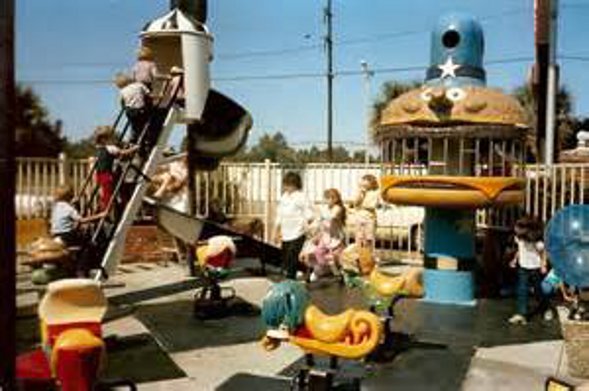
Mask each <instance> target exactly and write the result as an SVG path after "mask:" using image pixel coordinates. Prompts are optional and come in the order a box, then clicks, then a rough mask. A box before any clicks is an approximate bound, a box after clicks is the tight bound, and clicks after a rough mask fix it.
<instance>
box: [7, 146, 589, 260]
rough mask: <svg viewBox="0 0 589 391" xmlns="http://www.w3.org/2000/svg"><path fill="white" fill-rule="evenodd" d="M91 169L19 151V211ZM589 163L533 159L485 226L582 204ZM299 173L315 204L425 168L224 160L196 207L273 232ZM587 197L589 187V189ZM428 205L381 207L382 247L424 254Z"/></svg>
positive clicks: (201, 187)
mask: <svg viewBox="0 0 589 391" xmlns="http://www.w3.org/2000/svg"><path fill="white" fill-rule="evenodd" d="M90 168H91V163H90V162H89V161H88V160H73V159H67V158H66V157H65V156H63V155H62V156H60V158H58V159H44V158H20V159H18V160H17V199H16V201H17V216H18V218H20V219H27V218H35V217H47V216H48V214H49V209H50V205H51V199H52V197H51V195H52V193H53V190H54V189H55V188H56V186H58V185H59V184H64V183H68V184H70V185H71V186H72V187H73V188H74V190H76V191H77V190H78V189H79V188H80V186H81V184H82V183H83V181H84V178H85V177H86V175H87V174H88V172H89V170H90ZM587 170H589V164H555V165H553V166H551V167H546V166H544V165H528V166H526V167H525V170H524V171H525V177H526V181H527V185H526V199H525V205H523V208H521V207H519V208H508V209H505V210H501V211H497V210H492V211H484V210H482V211H479V212H478V214H477V223H478V225H479V226H487V227H489V226H491V227H509V226H511V224H513V221H514V219H515V218H517V217H518V216H519V215H521V214H523V213H529V214H532V215H534V216H537V217H539V218H540V219H542V220H543V221H548V220H549V219H550V217H551V216H552V215H553V214H554V213H555V211H556V210H558V209H560V208H562V207H564V206H566V205H569V204H582V203H584V202H585V201H586V199H585V194H586V192H585V188H586V186H588V184H587V183H586V179H585V178H586V176H587V177H588V178H589V175H586V173H587V174H589V171H587ZM288 171H296V172H298V173H299V174H300V175H301V177H302V179H303V184H304V186H303V188H304V192H305V194H306V195H307V197H308V199H309V200H310V201H312V202H313V203H314V204H315V205H320V204H321V203H322V202H323V192H324V190H326V189H328V188H336V189H338V190H339V191H340V192H341V194H342V197H343V198H344V200H345V201H350V200H351V198H352V197H353V194H354V192H355V191H356V189H357V186H358V183H359V181H360V178H361V177H362V176H363V175H365V174H373V175H375V176H376V177H379V176H381V175H384V174H391V173H403V174H412V175H423V174H425V173H427V169H426V168H425V167H423V166H419V165H415V166H403V167H397V166H395V167H393V166H391V165H390V164H389V165H385V164H369V165H366V164H363V163H312V164H305V165H296V164H279V163H272V162H270V161H265V162H262V163H234V162H225V163H222V164H221V165H220V167H219V168H218V169H217V170H215V171H212V172H199V173H197V174H196V176H195V183H196V200H195V204H196V205H195V210H196V211H197V213H198V214H200V215H203V216H206V215H208V214H209V212H210V207H211V205H214V204H216V205H217V206H220V207H221V208H222V210H223V211H224V212H225V213H226V214H227V215H228V216H230V217H258V218H260V219H262V221H263V222H264V224H265V227H266V232H265V235H266V238H269V236H270V232H271V227H272V225H273V221H274V215H275V210H276V205H277V201H278V199H279V197H280V191H281V182H282V177H283V175H284V174H285V173H286V172H288ZM588 196H589V194H588ZM423 215H424V211H423V208H419V207H396V206H391V205H387V206H383V207H382V208H381V209H380V210H379V214H378V229H377V236H378V237H379V238H380V239H381V240H380V241H379V246H380V247H381V248H383V249H390V250H395V251H402V252H406V253H407V254H411V253H418V252H419V250H420V249H421V248H420V247H421V222H422V220H423Z"/></svg>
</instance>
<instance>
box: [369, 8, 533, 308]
mask: <svg viewBox="0 0 589 391" xmlns="http://www.w3.org/2000/svg"><path fill="white" fill-rule="evenodd" d="M483 52H484V38H483V31H482V28H481V26H480V24H479V23H478V22H477V21H476V20H474V19H473V18H471V17H470V16H467V15H461V14H451V15H447V16H444V17H442V18H441V19H440V21H439V23H438V25H437V26H436V27H435V29H434V30H433V32H432V35H431V51H430V56H431V64H430V67H429V68H428V69H427V71H426V78H425V81H424V83H423V85H422V86H421V87H420V88H417V89H414V90H411V91H409V92H407V93H405V94H403V95H401V96H399V97H398V98H396V99H394V100H393V101H391V102H390V103H389V104H388V106H387V107H386V108H385V110H384V111H383V113H382V116H381V119H380V123H379V124H378V125H377V129H376V134H375V138H376V140H377V141H378V142H379V144H380V147H381V150H382V155H383V158H384V160H385V161H388V162H390V163H393V164H392V167H394V168H393V172H392V175H389V176H385V177H384V178H382V180H381V182H382V186H381V189H382V197H383V199H384V200H385V201H387V202H390V203H394V204H399V205H417V206H423V207H425V208H426V214H425V246H424V247H425V248H424V251H425V254H424V258H425V259H424V265H425V268H426V270H425V272H424V286H425V299H426V300H430V301H436V302H445V303H461V304H467V303H474V297H475V287H474V279H473V272H472V270H473V269H474V264H475V261H476V259H475V258H476V254H475V228H476V225H475V212H476V210H477V209H482V208H489V209H490V208H498V207H506V206H513V205H518V204H521V203H522V202H523V199H524V186H525V182H524V180H523V179H522V178H520V177H519V176H520V175H521V174H522V173H523V171H522V170H521V167H522V163H523V161H524V150H525V134H526V130H527V128H528V123H527V118H526V115H525V112H524V110H523V108H522V107H521V106H520V105H519V103H518V102H517V101H516V100H515V99H513V98H512V97H510V96H508V95H506V94H504V93H502V92H500V91H498V90H495V89H490V88H487V87H486V72H485V69H484V68H483ZM408 168H411V172H416V171H418V170H416V169H415V168H420V169H422V170H423V171H425V175H422V176H421V175H420V176H414V175H408V174H406V172H408V171H409V170H407V169H408Z"/></svg>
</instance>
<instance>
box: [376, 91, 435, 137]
mask: <svg viewBox="0 0 589 391" xmlns="http://www.w3.org/2000/svg"><path fill="white" fill-rule="evenodd" d="M422 84H423V83H422V82H420V81H417V80H413V81H408V82H404V81H396V80H391V81H387V82H385V83H384V84H383V85H382V86H381V88H380V95H379V96H378V98H376V99H375V101H374V103H373V104H372V113H371V114H370V127H371V128H372V130H373V131H374V129H375V128H376V126H377V125H378V124H379V123H380V119H381V117H382V112H383V110H384V109H385V108H386V107H387V105H388V104H389V102H391V101H392V100H393V99H395V98H397V97H399V96H401V95H403V94H404V93H406V92H408V91H411V90H413V89H415V88H419V87H420V86H421V85H422Z"/></svg>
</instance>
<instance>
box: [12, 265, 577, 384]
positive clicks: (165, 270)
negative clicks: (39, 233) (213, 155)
mask: <svg viewBox="0 0 589 391" xmlns="http://www.w3.org/2000/svg"><path fill="white" fill-rule="evenodd" d="M240 261H242V262H244V263H246V264H247V263H248V262H249V263H250V264H251V265H252V266H256V262H255V261H254V260H251V259H250V260H240ZM274 271H275V270H273V271H272V272H271V273H270V276H269V278H261V277H249V276H242V277H239V278H236V279H234V280H232V281H231V282H230V283H229V284H230V285H232V286H234V287H235V288H236V290H237V291H238V292H239V297H240V299H243V300H244V301H248V302H250V303H252V304H253V305H255V306H256V307H258V308H259V306H260V305H261V297H263V295H264V294H265V293H266V291H267V289H268V287H269V286H270V284H271V283H272V281H275V280H277V279H278V278H279V276H278V275H276V274H275V273H274ZM19 280H21V281H23V280H25V281H26V275H25V274H21V276H20V278H19ZM113 280H114V283H113V285H116V284H117V283H124V285H125V286H124V287H119V288H117V287H115V288H109V289H107V291H106V292H107V295H108V296H109V303H110V307H109V311H108V313H107V315H106V318H105V323H104V329H105V331H104V335H105V338H106V340H107V346H109V361H108V364H107V368H106V374H105V376H106V377H115V378H116V377H124V378H130V379H132V380H134V381H136V382H137V385H138V387H139V389H141V390H143V389H144V390H168V389H169V390H172V389H173V390H194V389H199V390H215V389H218V390H243V389H268V390H284V389H288V387H289V382H290V377H291V376H292V375H293V374H294V373H296V370H297V368H298V367H300V366H301V365H302V364H303V355H302V353H301V351H300V350H299V349H298V348H296V347H288V346H284V347H283V348H281V350H280V351H278V352H275V353H271V354H270V353H267V352H265V351H264V350H263V349H261V347H260V343H259V340H260V336H261V335H262V334H263V332H264V325H263V323H262V321H261V319H260V317H259V314H258V315H252V314H249V315H247V314H246V315H243V314H241V315H240V314H235V315H233V316H230V317H228V318H225V319H219V320H206V321H202V320H198V319H194V318H193V316H192V299H193V295H194V290H195V289H196V287H198V286H199V282H198V280H196V279H193V278H187V277H186V269H185V268H184V267H182V266H181V265H175V264H169V265H168V266H167V267H165V266H163V265H154V264H139V265H135V266H133V265H126V266H125V267H123V271H121V272H120V273H118V274H117V275H116V276H114V277H113ZM26 286H27V283H21V284H19V287H20V288H21V289H22V292H26ZM310 290H311V294H312V296H313V298H314V300H317V302H318V303H319V305H320V306H321V308H325V310H326V311H329V312H331V313H337V312H340V311H341V310H343V309H344V308H347V307H348V306H360V307H363V306H364V304H363V303H362V299H361V298H360V297H359V296H358V295H357V294H356V295H354V294H353V293H352V294H350V292H348V291H346V290H345V289H342V288H341V287H340V286H338V285H337V284H332V283H330V282H325V283H322V284H318V285H315V286H312V287H310ZM19 301H21V303H23V307H22V308H21V309H20V311H22V312H23V313H27V312H28V315H29V316H28V317H23V318H21V319H20V320H19V323H18V330H19V335H18V340H17V341H18V345H19V349H20V350H21V351H25V350H27V349H28V348H30V347H33V346H35V343H36V342H37V341H38V335H37V328H36V325H35V323H36V321H35V316H34V308H35V304H36V302H37V294H36V292H32V293H26V294H25V293H21V294H20V295H19ZM513 305H514V304H513V302H512V301H511V300H484V301H482V302H480V303H479V305H478V306H477V307H476V308H463V307H456V306H444V305H436V304H425V303H420V302H419V301H417V300H410V299H408V300H406V301H403V302H401V303H399V305H398V307H397V309H396V311H397V314H398V318H397V320H396V321H395V323H394V329H395V330H396V331H403V332H405V333H409V334H410V335H411V340H408V339H400V340H399V346H398V347H397V349H399V350H400V351H399V353H398V354H397V355H396V356H395V358H394V359H393V360H391V361H390V362H385V363H374V364H369V365H368V367H367V368H361V367H360V366H358V365H355V364H348V363H346V364H345V365H346V369H347V368H348V366H349V367H350V368H349V370H350V373H352V374H353V373H361V372H362V371H366V372H367V373H366V380H364V382H363V384H362V389H366V390H385V389H390V388H391V387H394V388H398V389H419V390H455V389H461V387H463V388H462V389H465V390H501V389H504V390H509V389H530V390H532V389H542V387H543V386H544V382H545V380H546V378H547V377H548V376H554V375H556V374H558V375H559V376H561V377H563V378H564V379H568V380H570V378H569V377H568V376H566V375H565V374H566V365H567V364H566V361H564V360H563V359H562V357H561V356H562V349H563V341H562V340H561V334H560V328H559V326H558V323H557V322H552V323H549V324H544V323H542V322H540V321H538V322H537V323H534V324H531V325H530V327H528V328H509V327H507V325H506V318H507V317H508V316H509V315H510V313H511V312H510V311H511V307H513ZM111 346H112V347H111ZM565 359H566V358H565ZM146 362H150V363H151V364H150V365H149V366H146V365H145V363H146ZM573 380H577V381H578V379H573Z"/></svg>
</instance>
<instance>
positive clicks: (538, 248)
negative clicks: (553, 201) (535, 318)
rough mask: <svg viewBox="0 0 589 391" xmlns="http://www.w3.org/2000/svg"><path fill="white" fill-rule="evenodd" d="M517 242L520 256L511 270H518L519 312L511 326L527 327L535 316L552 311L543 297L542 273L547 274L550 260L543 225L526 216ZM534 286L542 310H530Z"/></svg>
mask: <svg viewBox="0 0 589 391" xmlns="http://www.w3.org/2000/svg"><path fill="white" fill-rule="evenodd" d="M514 230H515V242H516V244H517V253H516V255H515V257H514V258H513V260H512V261H511V263H510V266H511V267H516V266H519V267H518V271H517V290H516V298H517V312H516V313H515V314H514V315H513V316H512V317H511V318H509V323H512V324H526V323H527V321H528V319H529V318H530V317H531V316H532V315H533V314H535V313H544V311H545V310H546V309H547V308H548V301H547V300H546V297H545V296H544V295H542V287H541V284H542V274H545V273H546V258H545V256H544V242H543V241H542V232H543V230H542V226H541V224H540V223H539V222H538V221H536V220H535V219H533V218H531V217H523V218H521V219H519V220H518V221H517V222H516V223H515V228H514ZM530 286H533V288H534V294H535V296H536V298H537V300H538V308H537V309H536V310H534V311H532V312H529V311H528V295H529V290H530Z"/></svg>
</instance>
